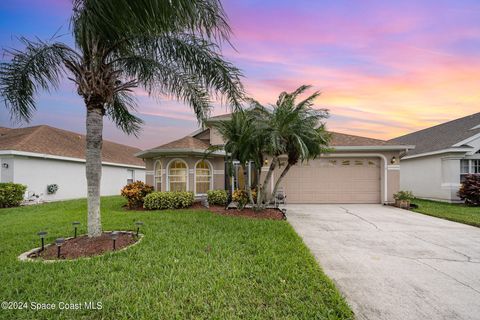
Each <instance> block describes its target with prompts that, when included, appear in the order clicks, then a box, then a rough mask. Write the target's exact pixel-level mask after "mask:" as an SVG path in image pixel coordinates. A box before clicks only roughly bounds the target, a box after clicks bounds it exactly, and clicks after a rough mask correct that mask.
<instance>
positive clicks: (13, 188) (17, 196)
mask: <svg viewBox="0 0 480 320" xmlns="http://www.w3.org/2000/svg"><path fill="white" fill-rule="evenodd" d="M26 190H27V186H25V185H23V184H18V183H11V182H8V183H0V208H9V207H18V206H19V205H20V203H21V202H22V200H23V195H24V194H25V191H26Z"/></svg>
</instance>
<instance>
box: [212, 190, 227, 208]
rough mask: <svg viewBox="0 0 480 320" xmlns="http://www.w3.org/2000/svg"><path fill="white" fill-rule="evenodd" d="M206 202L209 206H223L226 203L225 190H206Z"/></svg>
mask: <svg viewBox="0 0 480 320" xmlns="http://www.w3.org/2000/svg"><path fill="white" fill-rule="evenodd" d="M207 200H208V204H209V205H220V206H224V205H226V204H227V201H228V194H227V191H225V190H208V191H207Z"/></svg>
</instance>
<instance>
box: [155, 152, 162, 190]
mask: <svg viewBox="0 0 480 320" xmlns="http://www.w3.org/2000/svg"><path fill="white" fill-rule="evenodd" d="M153 184H154V186H155V190H156V191H162V163H161V162H160V160H157V161H155V181H154V183H153Z"/></svg>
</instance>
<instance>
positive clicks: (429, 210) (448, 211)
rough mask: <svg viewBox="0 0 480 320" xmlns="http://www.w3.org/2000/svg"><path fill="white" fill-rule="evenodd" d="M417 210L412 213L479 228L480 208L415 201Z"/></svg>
mask: <svg viewBox="0 0 480 320" xmlns="http://www.w3.org/2000/svg"><path fill="white" fill-rule="evenodd" d="M413 203H414V204H416V205H418V209H414V211H416V212H419V213H423V214H427V215H429V216H434V217H437V218H442V219H447V220H451V221H455V222H460V223H464V224H469V225H472V226H475V227H480V208H479V207H470V206H466V205H464V204H454V203H446V202H439V201H430V200H421V199H415V200H414V201H413Z"/></svg>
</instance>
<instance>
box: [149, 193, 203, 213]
mask: <svg viewBox="0 0 480 320" xmlns="http://www.w3.org/2000/svg"><path fill="white" fill-rule="evenodd" d="M194 199H195V198H194V196H193V192H186V191H166V192H152V193H150V194H148V195H147V196H145V198H144V199H143V207H144V208H145V209H148V210H162V209H181V208H187V207H190V206H191V205H192V204H193V200H194Z"/></svg>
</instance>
